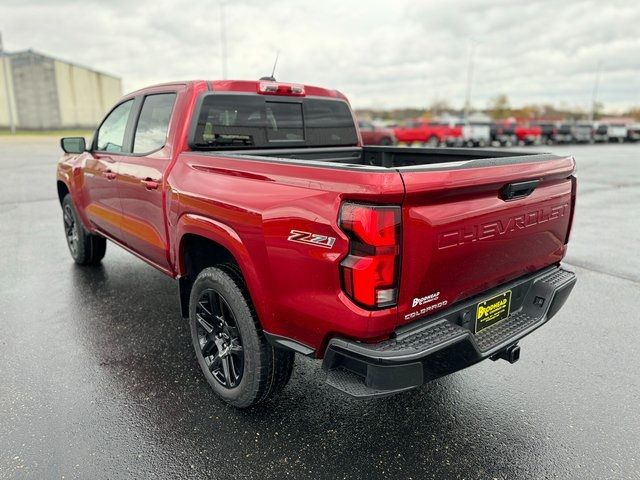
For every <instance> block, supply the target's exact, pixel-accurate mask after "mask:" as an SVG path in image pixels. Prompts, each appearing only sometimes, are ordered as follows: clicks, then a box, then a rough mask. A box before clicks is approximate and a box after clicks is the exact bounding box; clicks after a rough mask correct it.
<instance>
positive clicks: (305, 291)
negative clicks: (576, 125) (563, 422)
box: [57, 81, 576, 407]
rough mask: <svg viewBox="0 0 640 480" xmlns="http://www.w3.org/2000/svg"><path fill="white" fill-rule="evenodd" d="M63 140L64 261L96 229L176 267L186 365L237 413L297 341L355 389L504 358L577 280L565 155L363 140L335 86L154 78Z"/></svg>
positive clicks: (82, 260)
mask: <svg viewBox="0 0 640 480" xmlns="http://www.w3.org/2000/svg"><path fill="white" fill-rule="evenodd" d="M61 144H62V148H63V150H64V151H65V152H66V153H65V155H64V156H63V157H62V158H61V160H60V161H59V163H58V168H57V189H58V195H59V199H60V203H61V206H62V213H63V223H64V229H65V234H66V239H67V243H68V246H69V251H70V252H71V256H72V257H73V259H74V260H75V261H76V262H77V263H78V264H80V265H95V264H97V263H99V262H100V261H101V259H102V258H103V256H104V254H105V248H106V239H109V240H111V241H112V242H113V243H116V244H117V245H119V246H121V247H123V248H124V249H126V250H128V251H130V252H131V253H133V254H134V255H136V256H138V257H139V258H141V259H142V260H144V261H145V262H147V263H149V264H150V265H152V266H154V267H155V268H157V269H158V270H160V271H162V272H164V273H166V274H167V275H170V276H171V277H174V278H176V279H177V280H178V285H179V298H180V304H181V307H182V314H183V316H184V317H185V318H188V319H189V322H190V328H191V336H192V341H193V345H194V347H195V355H196V358H197V361H198V363H199V365H200V367H201V368H202V371H203V373H204V375H205V376H206V378H207V380H208V382H209V383H210V385H211V387H212V388H213V390H214V391H215V392H216V393H217V394H218V395H219V396H220V397H221V398H222V399H224V400H225V401H227V402H228V403H230V404H232V405H235V406H237V407H247V406H250V405H254V404H256V403H258V402H261V401H264V400H265V399H267V398H269V397H271V396H273V395H274V394H276V393H278V392H279V391H280V390H281V389H282V388H283V387H284V386H285V385H286V383H287V382H288V380H289V378H290V376H291V372H292V368H293V361H294V354H295V353H298V354H302V355H307V356H310V357H313V358H317V359H323V368H324V369H325V370H326V372H327V382H328V383H329V384H330V385H332V386H334V387H336V388H337V389H339V390H341V391H343V392H346V393H348V394H351V395H353V396H357V397H370V396H376V395H387V394H391V393H395V392H400V391H404V390H408V389H411V388H414V387H417V386H419V385H422V384H423V383H425V382H427V381H429V380H432V379H434V378H437V377H440V376H442V375H446V374H448V373H451V372H454V371H457V370H460V369H462V368H464V367H467V366H469V365H472V364H474V363H476V362H479V361H481V360H483V359H486V358H492V359H498V358H504V359H506V360H508V361H510V362H514V361H516V360H517V359H518V357H519V346H518V341H519V340H520V339H521V338H522V337H524V336H525V335H527V334H529V333H530V332H531V331H533V330H534V329H536V328H538V327H539V326H541V325H542V324H544V323H545V322H546V321H547V320H548V319H549V318H551V317H552V316H553V315H554V314H555V313H556V312H557V311H558V309H559V308H560V307H561V306H562V305H563V304H564V302H565V300H566V298H567V296H568V295H569V292H570V291H571V289H572V287H573V285H574V283H575V276H574V274H573V273H571V272H569V271H567V270H565V269H564V268H563V267H561V265H560V262H561V260H562V259H563V257H564V255H565V252H566V249H567V242H568V240H569V231H570V229H571V223H572V218H573V211H574V204H575V194H576V181H575V178H574V175H573V174H574V169H575V162H574V159H573V158H572V157H566V156H554V155H549V154H532V155H529V154H523V153H513V152H503V151H485V150H475V151H473V150H460V149H443V150H439V149H411V148H398V147H379V146H372V147H369V146H364V147H363V146H362V142H361V139H360V135H359V132H358V129H357V127H356V125H355V123H354V117H353V114H352V111H351V108H350V106H349V103H348V102H347V99H346V98H345V97H344V96H343V95H342V94H341V93H339V92H337V91H335V90H328V89H324V88H318V87H313V86H308V85H297V84H287V83H279V82H275V81H192V82H185V83H170V84H164V85H157V86H153V87H150V88H146V89H143V90H140V91H137V92H134V93H131V94H129V95H127V96H125V97H124V98H123V99H122V100H121V101H120V102H119V103H118V104H117V105H116V106H115V107H114V108H113V109H112V110H111V111H110V112H109V113H108V114H107V116H106V117H105V119H104V120H103V121H102V123H101V124H100V126H99V127H98V129H97V130H96V132H95V135H94V137H93V140H92V142H91V144H90V145H88V146H87V145H85V140H84V138H80V137H77V138H64V139H62V140H61ZM148 301H149V304H150V305H149V307H150V308H153V299H152V298H150V299H149V300H148Z"/></svg>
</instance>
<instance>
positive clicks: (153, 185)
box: [142, 178, 160, 190]
mask: <svg viewBox="0 0 640 480" xmlns="http://www.w3.org/2000/svg"><path fill="white" fill-rule="evenodd" d="M142 184H143V185H144V188H146V189H147V190H157V189H158V187H159V186H160V182H158V181H156V180H152V179H150V178H145V179H144V180H142Z"/></svg>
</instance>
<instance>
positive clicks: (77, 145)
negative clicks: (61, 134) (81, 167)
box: [60, 137, 87, 153]
mask: <svg viewBox="0 0 640 480" xmlns="http://www.w3.org/2000/svg"><path fill="white" fill-rule="evenodd" d="M60 146H61V147H62V150H64V152H65V153H82V152H86V151H87V144H86V142H85V140H84V137H65V138H62V139H60Z"/></svg>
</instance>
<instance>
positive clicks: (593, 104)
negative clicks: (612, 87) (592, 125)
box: [589, 59, 602, 122]
mask: <svg viewBox="0 0 640 480" xmlns="http://www.w3.org/2000/svg"><path fill="white" fill-rule="evenodd" d="M601 70H602V59H600V60H599V61H598V67H597V68H596V79H595V81H594V83H593V92H592V94H591V114H590V115H589V121H590V122H593V120H594V119H595V116H596V108H597V107H596V104H597V103H598V88H599V87H600V72H601Z"/></svg>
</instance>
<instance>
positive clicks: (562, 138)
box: [555, 123, 573, 143]
mask: <svg viewBox="0 0 640 480" xmlns="http://www.w3.org/2000/svg"><path fill="white" fill-rule="evenodd" d="M571 142H573V134H572V133H571V124H570V123H561V124H560V125H558V128H557V131H556V136H555V143H571Z"/></svg>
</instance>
